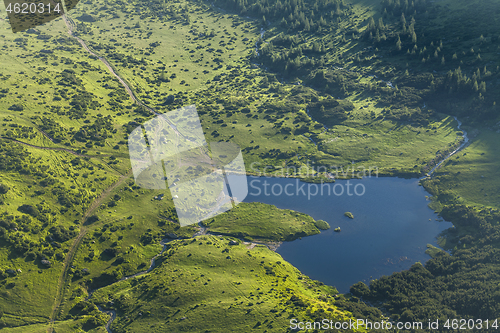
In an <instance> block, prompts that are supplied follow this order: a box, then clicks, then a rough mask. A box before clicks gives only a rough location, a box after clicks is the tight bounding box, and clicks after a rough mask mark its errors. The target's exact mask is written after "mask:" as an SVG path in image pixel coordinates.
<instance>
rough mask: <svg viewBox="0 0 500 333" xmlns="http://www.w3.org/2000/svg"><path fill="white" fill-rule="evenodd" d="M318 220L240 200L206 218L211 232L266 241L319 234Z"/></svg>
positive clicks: (206, 224) (206, 225) (205, 224)
mask: <svg viewBox="0 0 500 333" xmlns="http://www.w3.org/2000/svg"><path fill="white" fill-rule="evenodd" d="M315 222H316V221H314V219H313V218H312V217H310V216H309V215H306V214H303V213H299V212H295V211H292V210H287V209H278V208H276V207H275V206H271V205H266V204H262V203H259V202H253V203H244V202H242V203H240V204H239V205H238V206H236V207H235V208H233V209H231V210H229V211H227V212H225V213H223V214H221V215H218V216H216V217H214V218H211V219H207V220H205V221H203V222H202V224H203V225H204V226H205V227H207V228H208V232H210V233H214V234H221V235H228V236H235V237H240V238H244V239H250V240H253V239H256V240H264V241H285V240H286V241H291V240H294V239H297V238H299V237H304V236H311V235H314V234H318V233H319V230H318V228H317V227H316V224H315Z"/></svg>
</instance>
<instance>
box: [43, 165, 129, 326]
mask: <svg viewBox="0 0 500 333" xmlns="http://www.w3.org/2000/svg"><path fill="white" fill-rule="evenodd" d="M131 175H132V170H129V171H128V172H127V173H126V174H125V175H122V176H121V177H120V178H119V179H118V181H117V182H115V183H114V184H113V185H111V186H110V187H108V188H107V189H106V190H104V192H102V193H101V195H100V196H99V197H98V198H97V199H96V200H94V202H93V203H92V204H91V205H90V206H89V208H88V209H87V211H86V212H85V214H84V215H83V217H82V219H81V222H80V233H79V234H78V236H77V238H76V239H75V241H74V242H73V244H72V245H71V247H70V249H69V251H68V253H67V255H66V258H65V259H64V264H63V271H62V273H61V275H60V277H59V280H58V283H57V294H56V297H55V300H54V305H53V306H52V313H51V315H50V326H49V328H48V329H47V332H48V333H52V332H53V330H54V328H53V325H54V322H55V317H56V316H57V313H58V310H59V307H60V306H61V303H62V300H63V298H64V287H65V285H66V280H67V277H68V271H69V268H70V267H71V262H72V261H73V259H74V257H75V254H76V250H77V249H78V247H79V246H80V244H81V242H82V240H83V238H84V237H85V235H86V234H87V231H88V228H87V227H86V226H85V225H84V224H85V221H86V220H87V218H88V217H89V216H90V215H91V214H93V213H94V212H95V211H96V210H97V208H99V206H100V205H101V204H102V202H103V201H104V200H105V199H107V198H108V197H109V195H110V194H111V192H112V191H113V190H114V189H115V188H117V187H118V186H120V185H121V184H123V183H124V182H125V181H126V180H127V179H128V178H129V177H130V176H131Z"/></svg>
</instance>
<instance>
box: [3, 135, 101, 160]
mask: <svg viewBox="0 0 500 333" xmlns="http://www.w3.org/2000/svg"><path fill="white" fill-rule="evenodd" d="M0 139H3V140H9V141H12V142H16V143H20V144H22V145H25V146H28V147H32V148H36V149H43V150H59V151H65V152H67V153H70V154H73V155H76V156H81V157H88V155H84V154H79V153H77V152H76V151H73V150H71V149H66V148H59V147H41V146H36V145H32V144H31V143H27V142H23V141H19V140H17V139H13V138H8V137H5V136H0ZM100 156H104V155H100Z"/></svg>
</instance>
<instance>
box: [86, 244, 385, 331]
mask: <svg viewBox="0 0 500 333" xmlns="http://www.w3.org/2000/svg"><path fill="white" fill-rule="evenodd" d="M230 240H231V238H224V237H215V236H200V237H196V238H194V239H191V240H184V241H175V242H172V243H169V244H168V250H167V251H166V252H165V253H164V254H163V255H162V257H161V260H162V262H161V265H160V266H158V267H157V268H156V269H155V270H154V271H152V272H151V273H149V274H147V275H145V276H142V277H140V278H137V279H134V280H127V281H123V282H119V283H117V284H115V285H113V286H109V287H105V288H103V289H100V290H98V291H97V292H95V293H94V295H93V300H94V302H96V303H98V304H101V305H102V306H103V307H106V308H111V309H116V311H117V314H118V319H117V320H116V322H114V323H113V326H112V329H113V331H116V332H164V331H165V330H170V331H189V332H207V331H209V332H222V331H234V332H243V331H247V330H254V331H256V332H283V331H285V330H287V328H288V327H289V325H290V323H289V320H290V319H289V318H301V319H304V320H305V319H306V318H316V317H321V318H332V319H334V320H348V318H352V315H351V313H350V311H346V308H349V307H350V306H353V308H352V309H353V310H351V311H355V312H356V314H357V315H365V316H366V315H368V316H370V317H371V318H377V316H378V315H380V313H379V312H377V311H373V310H368V311H367V308H366V307H365V306H363V304H362V303H361V304H356V303H350V301H346V300H344V299H343V297H341V296H340V297H339V296H338V295H337V291H336V290H335V289H334V288H332V287H327V286H324V285H323V284H322V283H319V282H317V281H311V280H310V279H308V278H307V277H306V276H304V275H302V274H301V273H300V272H299V271H298V270H297V269H295V268H294V267H292V266H291V265H290V264H288V263H287V262H285V261H283V259H282V258H281V257H280V256H279V255H278V254H276V253H274V252H272V251H270V250H268V249H267V248H266V247H264V246H256V247H253V248H249V247H248V246H247V245H245V244H239V245H229V242H230ZM358 306H359V308H357V307H358ZM364 311H367V312H364Z"/></svg>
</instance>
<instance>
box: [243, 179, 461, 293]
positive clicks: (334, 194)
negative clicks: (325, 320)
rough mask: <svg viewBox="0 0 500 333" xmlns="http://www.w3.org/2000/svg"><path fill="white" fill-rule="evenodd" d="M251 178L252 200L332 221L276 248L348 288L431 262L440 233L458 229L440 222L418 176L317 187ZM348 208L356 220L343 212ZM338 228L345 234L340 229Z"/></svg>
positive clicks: (323, 278)
mask: <svg viewBox="0 0 500 333" xmlns="http://www.w3.org/2000/svg"><path fill="white" fill-rule="evenodd" d="M248 183H249V194H248V196H247V198H246V199H245V200H244V201H245V202H254V201H258V202H263V203H266V204H271V205H275V206H277V207H278V208H286V209H292V210H295V211H299V212H302V213H306V214H308V215H311V216H312V217H313V218H314V219H316V220H319V219H322V220H325V221H327V222H328V223H329V224H330V226H331V228H330V229H329V230H327V231H323V232H321V234H319V235H314V236H309V237H304V238H302V239H298V240H295V241H293V242H285V243H283V244H282V245H281V246H280V247H279V249H278V250H277V252H278V253H279V254H280V255H281V256H282V257H283V258H284V259H285V260H287V261H288V262H290V263H291V264H292V265H294V266H295V267H297V268H298V269H299V270H300V271H301V272H302V273H304V274H306V275H308V276H309V277H311V278H312V279H314V280H319V281H322V282H324V283H325V284H328V285H332V286H335V287H336V288H337V289H338V290H339V291H340V292H343V293H344V292H348V291H349V287H350V286H351V285H353V284H354V283H356V282H358V281H363V282H365V283H367V284H368V283H369V282H370V280H372V279H376V278H379V277H381V276H382V275H390V274H392V273H393V272H396V271H402V270H405V269H408V268H410V266H411V265H413V264H414V263H415V262H417V261H420V262H421V263H424V262H425V261H427V260H428V259H430V257H429V256H428V255H427V254H425V250H426V246H427V244H428V243H430V244H433V245H435V246H437V243H436V241H437V239H436V237H437V236H438V234H439V233H440V232H441V231H443V230H445V229H447V228H450V227H452V224H451V223H449V222H446V221H442V222H439V221H436V219H438V217H437V215H436V214H435V213H434V212H433V211H432V210H431V209H430V208H429V207H428V206H427V205H428V204H429V201H428V200H427V199H426V195H429V194H428V193H427V192H426V191H425V190H424V188H423V187H421V186H419V185H418V179H400V178H385V177H384V178H365V179H363V180H359V179H357V180H349V181H346V180H338V181H337V182H336V183H334V184H324V185H319V184H318V185H315V184H307V183H302V182H299V181H297V180H296V179H290V178H264V177H248ZM287 185H288V187H286V186H287ZM301 186H302V187H301ZM322 186H323V187H322ZM355 186H356V187H355ZM328 187H330V193H328ZM334 187H335V188H334ZM285 189H286V193H285ZM321 189H322V190H323V192H321ZM333 190H335V191H333ZM342 190H343V193H342ZM355 190H356V191H355ZM280 191H281V193H280ZM259 192H260V193H259ZM314 194H315V195H314ZM347 211H349V212H352V213H353V214H354V219H349V218H347V217H345V216H344V212H347ZM336 227H340V228H341V232H339V233H337V232H334V229H335V228H336Z"/></svg>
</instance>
